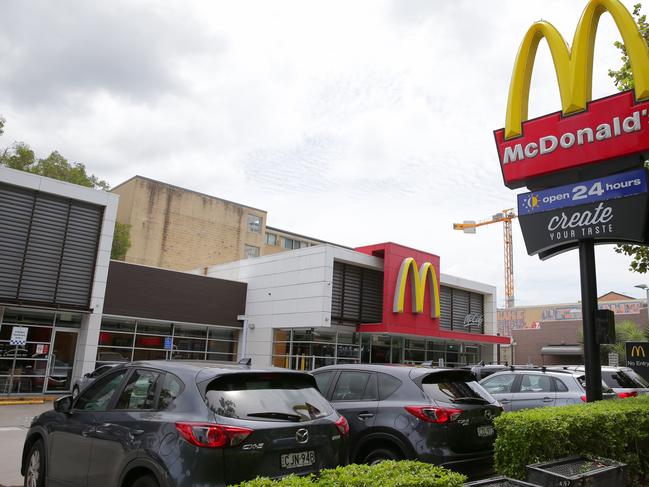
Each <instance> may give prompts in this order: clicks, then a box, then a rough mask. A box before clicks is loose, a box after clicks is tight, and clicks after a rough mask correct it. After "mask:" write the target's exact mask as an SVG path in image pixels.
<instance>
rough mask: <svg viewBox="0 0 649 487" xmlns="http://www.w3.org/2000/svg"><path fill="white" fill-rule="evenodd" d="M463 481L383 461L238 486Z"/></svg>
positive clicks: (427, 485)
mask: <svg viewBox="0 0 649 487" xmlns="http://www.w3.org/2000/svg"><path fill="white" fill-rule="evenodd" d="M465 481H466V477H465V476H464V475H461V474H459V473H456V472H451V471H450V470H447V469H445V468H442V467H437V466H435V465H430V464H428V463H422V462H413V461H399V462H395V461H385V462H381V463H379V464H377V465H373V466H371V467H370V466H369V465H356V464H353V465H347V466H346V467H338V468H333V469H328V470H323V471H321V472H320V475H319V476H318V477H315V476H308V477H296V476H295V475H290V476H288V477H285V478H283V479H281V480H270V479H265V478H257V479H255V480H250V481H248V482H242V483H241V484H239V485H238V486H237V487H307V486H308V487H459V486H461V485H462V484H463V483H464V482H465Z"/></svg>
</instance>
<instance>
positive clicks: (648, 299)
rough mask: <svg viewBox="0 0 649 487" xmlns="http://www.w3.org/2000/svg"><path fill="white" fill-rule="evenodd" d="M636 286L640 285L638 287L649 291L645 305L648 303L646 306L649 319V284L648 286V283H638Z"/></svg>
mask: <svg viewBox="0 0 649 487" xmlns="http://www.w3.org/2000/svg"><path fill="white" fill-rule="evenodd" d="M634 287H638V288H640V289H644V290H645V292H646V293H647V301H646V303H645V305H646V307H647V319H648V320H649V286H647V285H646V284H637V285H636V286H634Z"/></svg>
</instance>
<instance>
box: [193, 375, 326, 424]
mask: <svg viewBox="0 0 649 487" xmlns="http://www.w3.org/2000/svg"><path fill="white" fill-rule="evenodd" d="M205 401H206V403H207V405H208V407H209V408H210V409H211V410H212V411H213V412H214V413H215V414H217V415H219V416H225V417H228V418H237V419H246V420H256V421H284V422H286V421H288V422H302V421H311V420H313V419H317V418H322V417H325V416H329V415H330V414H332V413H333V408H332V407H331V406H330V405H329V403H328V402H327V400H326V399H325V398H324V397H322V395H321V394H320V393H319V392H318V390H317V389H316V388H315V383H314V381H313V378H311V377H309V376H305V375H302V374H286V373H272V372H269V373H246V374H232V375H226V376H222V377H219V378H217V379H214V380H213V381H212V382H210V383H209V385H208V386H207V389H206V393H205Z"/></svg>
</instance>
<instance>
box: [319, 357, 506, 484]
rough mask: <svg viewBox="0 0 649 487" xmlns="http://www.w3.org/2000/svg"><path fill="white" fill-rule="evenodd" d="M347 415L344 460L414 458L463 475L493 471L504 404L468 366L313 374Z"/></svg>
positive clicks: (367, 367)
mask: <svg viewBox="0 0 649 487" xmlns="http://www.w3.org/2000/svg"><path fill="white" fill-rule="evenodd" d="M312 373H313V375H314V376H315V378H316V381H317V383H318V387H319V388H320V391H321V392H322V393H323V395H324V396H325V397H326V398H327V399H329V401H330V402H331V403H332V405H333V406H334V407H335V408H336V410H337V411H338V412H339V413H341V414H343V415H344V416H345V417H346V418H347V420H348V421H349V427H350V445H349V459H350V461H351V462H355V463H369V464H372V463H376V462H379V461H381V460H385V459H405V458H407V459H417V460H421V461H425V462H429V463H435V464H438V465H444V466H447V467H449V468H452V469H454V470H458V471H462V472H465V473H469V474H472V473H482V472H486V471H489V470H490V469H491V462H492V447H493V442H494V439H495V434H494V429H493V419H494V418H495V417H496V416H498V415H499V414H500V413H501V412H502V410H503V409H502V407H501V406H500V404H498V402H497V401H496V400H495V399H494V398H493V397H491V395H489V393H488V392H487V391H485V390H484V389H483V388H482V387H480V385H479V384H478V383H477V382H476V380H475V377H474V376H473V374H472V373H471V371H470V370H463V369H448V368H446V369H434V368H433V369H431V368H426V367H400V366H388V365H372V364H362V365H332V366H328V367H322V368H320V369H316V370H314V371H313V372H312Z"/></svg>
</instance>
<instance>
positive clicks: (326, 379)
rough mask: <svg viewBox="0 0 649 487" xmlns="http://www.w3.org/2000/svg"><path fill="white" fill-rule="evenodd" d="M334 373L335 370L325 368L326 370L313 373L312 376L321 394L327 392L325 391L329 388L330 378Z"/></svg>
mask: <svg viewBox="0 0 649 487" xmlns="http://www.w3.org/2000/svg"><path fill="white" fill-rule="evenodd" d="M335 374H336V371H335V370H327V371H326V372H320V373H318V374H313V377H315V381H316V384H318V390H319V391H320V392H321V393H322V394H327V391H328V390H329V385H330V384H331V379H333V378H334V375H335Z"/></svg>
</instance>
